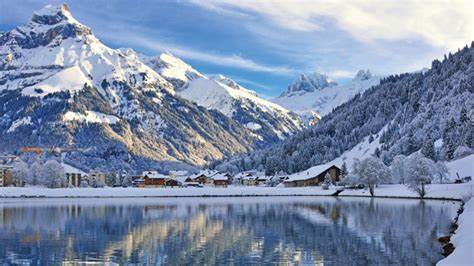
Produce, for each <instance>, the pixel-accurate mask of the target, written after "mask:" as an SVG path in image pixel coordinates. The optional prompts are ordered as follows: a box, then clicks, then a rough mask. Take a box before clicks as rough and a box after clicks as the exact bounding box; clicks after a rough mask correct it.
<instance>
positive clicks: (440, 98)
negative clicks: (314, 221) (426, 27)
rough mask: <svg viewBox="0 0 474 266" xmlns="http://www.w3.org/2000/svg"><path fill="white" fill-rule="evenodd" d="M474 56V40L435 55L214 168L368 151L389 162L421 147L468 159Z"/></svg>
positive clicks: (285, 165)
mask: <svg viewBox="0 0 474 266" xmlns="http://www.w3.org/2000/svg"><path fill="white" fill-rule="evenodd" d="M473 59H474V42H473V43H471V46H470V47H468V46H466V47H464V48H463V49H460V50H458V52H456V53H455V54H450V55H449V56H446V57H445V58H444V60H443V61H439V60H434V61H433V62H432V64H431V68H430V69H429V70H428V71H424V72H415V73H403V74H399V75H392V76H389V77H386V78H384V79H382V80H381V81H380V84H378V85H375V86H373V87H371V88H369V89H367V90H366V91H365V92H364V93H363V94H360V95H356V96H355V97H354V98H351V99H350V100H349V101H347V102H345V103H343V104H342V105H340V106H338V107H336V108H335V109H334V110H333V111H332V112H330V113H329V114H327V115H326V116H324V117H323V118H322V119H321V121H319V122H318V124H316V125H315V126H314V127H310V128H308V129H306V130H303V131H302V132H301V133H297V134H295V135H294V136H292V137H290V138H288V139H286V140H284V141H282V142H280V143H277V144H275V145H273V146H271V147H270V148H267V149H264V150H259V151H255V152H252V153H250V154H248V155H243V156H239V157H238V158H232V159H230V160H228V161H226V162H223V163H221V164H220V165H219V166H218V169H219V170H232V171H235V170H236V169H237V170H238V171H243V170H250V169H260V170H263V169H265V170H266V171H267V173H275V172H278V171H286V172H288V173H294V172H299V171H302V170H306V169H308V168H310V167H312V166H315V165H320V164H324V163H329V162H331V161H332V162H339V163H340V162H341V161H342V160H344V158H345V159H346V160H347V161H348V162H347V163H350V161H351V160H352V159H354V158H357V157H365V156H370V155H375V156H379V157H380V158H381V159H382V160H383V161H384V162H385V163H390V162H391V161H392V160H393V158H394V157H395V156H397V155H400V154H402V155H410V154H413V153H414V152H417V151H420V150H422V151H423V150H425V151H428V153H427V154H428V155H427V157H429V158H434V159H438V160H445V161H451V160H453V159H456V158H460V156H467V155H469V154H470V153H472V150H473V148H474V130H473V112H472V110H474V100H473V99H474V90H473V88H474V83H473V82H474V60H473ZM438 145H440V146H438ZM242 161H244V162H245V164H242V163H241V162H242Z"/></svg>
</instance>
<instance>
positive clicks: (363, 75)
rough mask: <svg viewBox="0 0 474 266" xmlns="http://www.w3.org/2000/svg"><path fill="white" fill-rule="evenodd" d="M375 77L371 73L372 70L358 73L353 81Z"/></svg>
mask: <svg viewBox="0 0 474 266" xmlns="http://www.w3.org/2000/svg"><path fill="white" fill-rule="evenodd" d="M372 77H373V75H372V73H371V72H370V70H368V69H367V70H363V69H361V70H359V71H357V74H356V75H355V77H354V78H353V79H352V80H369V79H371V78H372Z"/></svg>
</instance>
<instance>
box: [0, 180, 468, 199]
mask: <svg viewBox="0 0 474 266" xmlns="http://www.w3.org/2000/svg"><path fill="white" fill-rule="evenodd" d="M427 189H428V194H427V196H426V197H425V199H430V200H458V201H459V200H463V199H466V198H469V197H471V196H472V192H473V184H472V182H471V183H465V184H442V185H440V184H433V185H429V186H427ZM336 191H337V189H336V188H331V189H328V190H323V189H322V188H321V187H295V188H281V187H249V186H230V187H227V188H215V187H204V188H121V187H120V188H110V187H106V188H56V189H50V188H45V187H1V188H0V199H3V198H39V199H41V198H151V197H155V198H178V197H265V196H268V197H274V196H331V195H332V194H333V193H335V192H336ZM339 197H370V194H369V192H368V191H367V190H365V189H359V190H348V189H346V190H344V191H343V192H342V193H340V194H339ZM375 198H402V199H419V196H418V195H417V194H416V193H414V192H413V191H411V190H410V189H408V188H407V187H406V186H404V185H380V186H379V187H378V188H376V189H375Z"/></svg>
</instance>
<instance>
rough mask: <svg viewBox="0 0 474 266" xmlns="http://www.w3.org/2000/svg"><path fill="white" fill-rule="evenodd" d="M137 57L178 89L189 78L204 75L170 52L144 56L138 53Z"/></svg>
mask: <svg viewBox="0 0 474 266" xmlns="http://www.w3.org/2000/svg"><path fill="white" fill-rule="evenodd" d="M138 57H139V58H140V59H141V60H142V61H143V62H144V63H145V64H147V65H148V66H150V67H151V68H152V69H153V70H155V71H156V72H158V73H159V74H160V75H161V76H163V77H164V78H165V79H166V80H168V81H169V82H170V83H172V84H173V85H174V87H175V89H176V90H179V88H181V87H182V86H183V85H184V84H186V83H187V82H189V81H190V80H193V79H196V78H201V77H204V75H203V74H201V73H199V72H198V71H197V70H195V69H194V68H192V67H191V66H190V65H188V64H186V63H185V62H184V61H182V60H181V59H179V58H177V57H175V56H173V55H172V54H170V53H162V54H160V55H159V56H155V57H146V56H143V55H138Z"/></svg>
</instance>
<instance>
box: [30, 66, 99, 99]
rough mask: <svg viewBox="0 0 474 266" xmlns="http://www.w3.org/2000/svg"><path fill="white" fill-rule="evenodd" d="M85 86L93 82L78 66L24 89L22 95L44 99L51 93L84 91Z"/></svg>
mask: <svg viewBox="0 0 474 266" xmlns="http://www.w3.org/2000/svg"><path fill="white" fill-rule="evenodd" d="M85 84H88V85H91V80H90V79H89V78H87V77H86V76H85V75H84V73H83V72H82V71H81V69H80V68H79V67H78V66H73V67H69V68H66V69H64V70H62V71H60V72H58V73H56V74H55V75H53V76H51V77H49V78H47V79H45V80H43V81H42V82H40V83H38V84H36V85H33V86H30V87H26V88H24V89H23V91H22V93H23V94H24V95H28V96H32V97H33V96H34V97H44V96H45V95H48V94H50V93H55V92H60V91H69V92H71V93H72V94H74V93H76V92H78V91H80V90H82V88H84V85H85Z"/></svg>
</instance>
